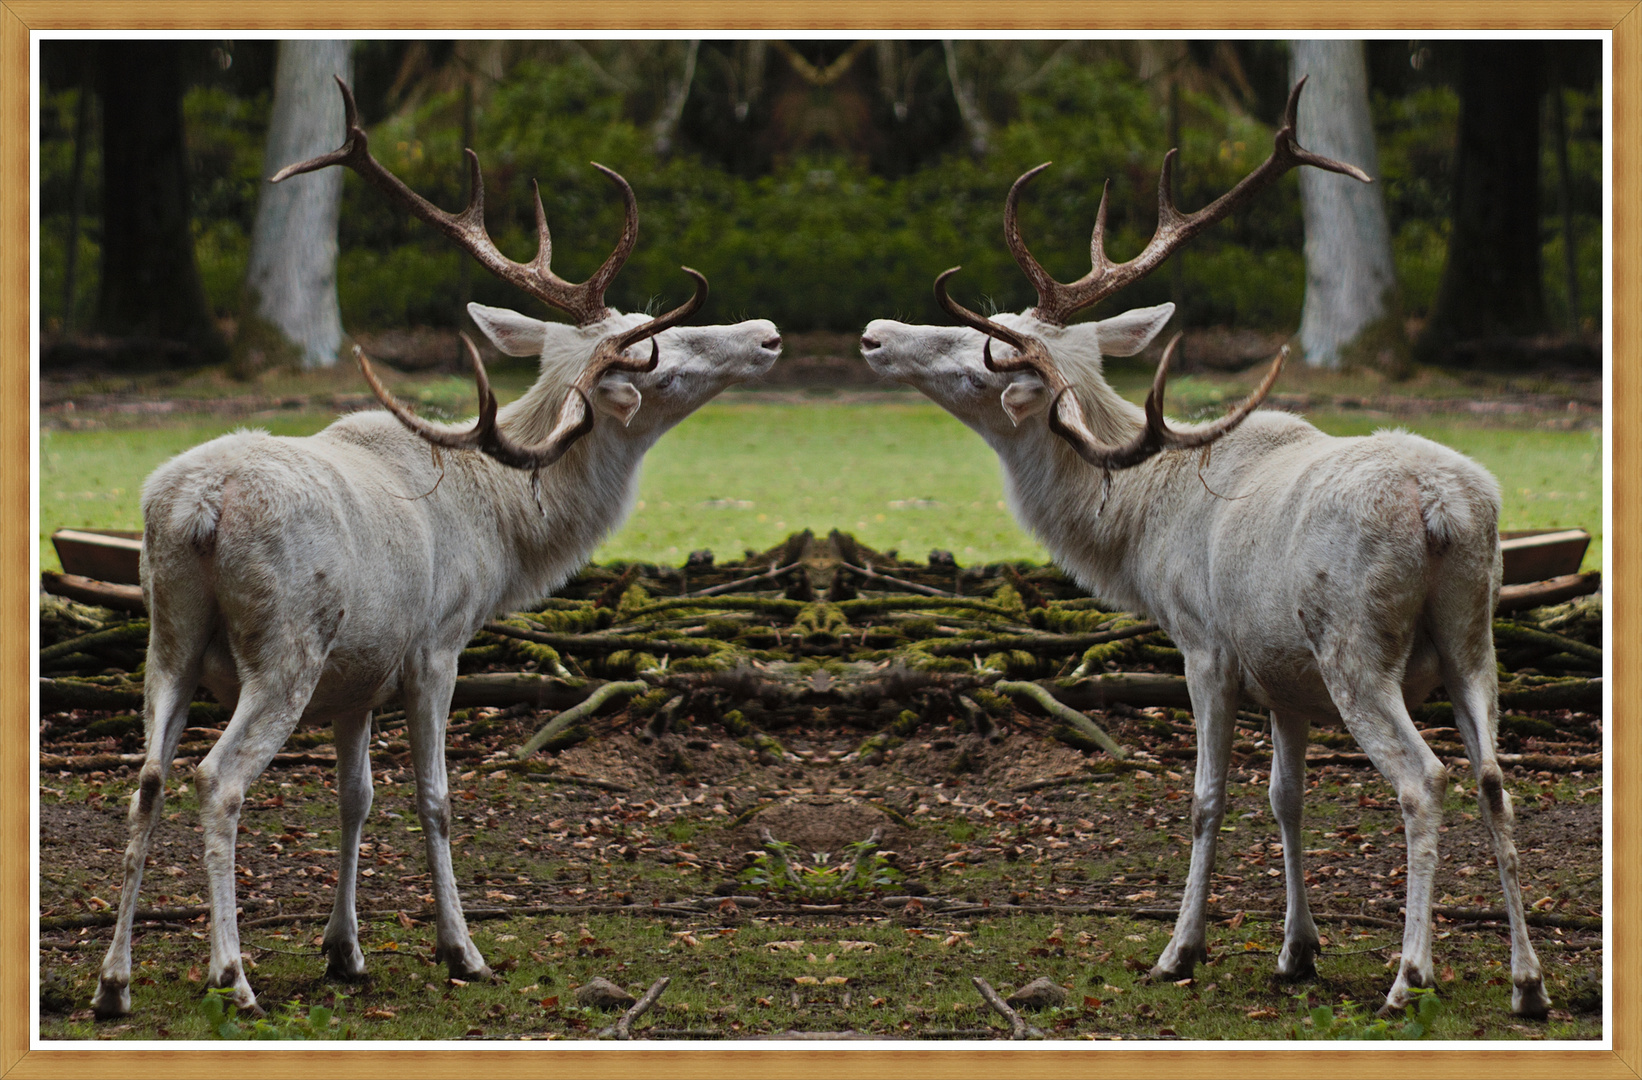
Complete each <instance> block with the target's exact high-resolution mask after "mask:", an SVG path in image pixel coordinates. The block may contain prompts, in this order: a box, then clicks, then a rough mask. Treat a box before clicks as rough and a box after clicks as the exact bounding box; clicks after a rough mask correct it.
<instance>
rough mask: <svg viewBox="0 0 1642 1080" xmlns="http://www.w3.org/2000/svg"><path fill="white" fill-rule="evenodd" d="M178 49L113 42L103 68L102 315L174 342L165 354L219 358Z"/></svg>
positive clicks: (114, 324)
mask: <svg viewBox="0 0 1642 1080" xmlns="http://www.w3.org/2000/svg"><path fill="white" fill-rule="evenodd" d="M182 49H183V43H181V42H175V41H108V42H104V43H103V44H102V47H101V49H100V56H99V61H100V62H99V64H98V76H97V81H98V91H99V95H100V96H101V98H102V104H103V238H102V281H101V286H100V290H99V295H98V300H97V317H98V322H99V324H100V325H101V327H102V329H103V330H105V331H107V332H109V333H111V334H116V335H131V336H138V337H148V338H155V339H159V340H160V341H164V342H169V343H170V346H168V347H162V351H163V352H166V353H174V352H180V353H181V355H180V356H174V357H173V358H175V359H184V360H188V361H192V362H208V361H213V360H220V359H222V358H223V356H224V355H226V353H227V346H226V344H225V343H224V341H223V339H222V335H221V334H220V333H218V331H217V326H216V322H215V321H214V320H213V318H212V314H211V307H210V305H209V304H208V303H207V302H206V299H205V289H204V287H203V286H202V285H201V284H200V275H199V268H198V266H197V265H196V263H195V261H194V234H193V228H192V222H191V219H190V206H189V194H188V150H187V144H186V142H185V141H184V137H183V120H182V92H183V85H182Z"/></svg>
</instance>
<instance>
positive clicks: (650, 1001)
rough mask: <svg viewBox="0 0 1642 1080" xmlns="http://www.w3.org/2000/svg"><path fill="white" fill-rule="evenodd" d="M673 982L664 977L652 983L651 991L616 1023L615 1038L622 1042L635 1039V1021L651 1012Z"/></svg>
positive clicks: (646, 992)
mask: <svg viewBox="0 0 1642 1080" xmlns="http://www.w3.org/2000/svg"><path fill="white" fill-rule="evenodd" d="M672 981H673V980H672V979H670V978H668V977H667V976H666V975H663V976H662V977H661V978H659V979H657V980H656V981H655V982H653V983H651V984H650V989H648V990H646V991H645V992H644V996H643V997H641V998H639V999H638V1001H636V1002H634V1003H633V1007H632V1008H631V1009H628V1010H627V1012H626V1014H625V1015H623V1016H622V1018H621V1019H620V1020H617V1021H616V1027H615V1032H614V1034H615V1037H616V1038H618V1039H622V1040H626V1039H631V1038H632V1037H633V1021H635V1020H637V1019H638V1018H639V1017H641V1016H643V1015H644V1014H645V1013H647V1012H649V1011H650V1007H651V1006H652V1005H654V1004H655V1003H656V1001H657V999H658V998H660V997H661V995H662V991H664V990H666V989H667V984H668V983H670V982H672Z"/></svg>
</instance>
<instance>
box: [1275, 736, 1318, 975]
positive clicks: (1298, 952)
mask: <svg viewBox="0 0 1642 1080" xmlns="http://www.w3.org/2000/svg"><path fill="white" fill-rule="evenodd" d="M1310 728H1311V724H1310V721H1309V720H1307V718H1306V717H1305V716H1304V715H1297V714H1291V713H1277V712H1274V713H1272V714H1271V741H1272V755H1271V812H1272V815H1273V816H1274V817H1276V818H1277V827H1278V829H1279V830H1280V831H1281V833H1282V837H1283V878H1284V886H1285V888H1286V890H1287V892H1288V911H1287V913H1286V914H1285V915H1284V916H1283V951H1282V953H1281V954H1280V955H1279V956H1278V957H1277V977H1278V978H1280V979H1285V980H1288V981H1290V982H1298V981H1300V980H1302V979H1310V978H1315V977H1316V975H1317V964H1316V962H1315V958H1316V956H1317V954H1318V953H1319V952H1321V951H1322V944H1321V938H1320V937H1319V935H1318V933H1317V923H1316V922H1315V921H1313V919H1312V917H1311V905H1310V903H1309V902H1308V901H1307V899H1306V868H1305V836H1304V833H1302V832H1301V829H1300V823H1301V818H1302V813H1303V811H1304V809H1305V796H1306V736H1307V733H1308V732H1309V730H1310Z"/></svg>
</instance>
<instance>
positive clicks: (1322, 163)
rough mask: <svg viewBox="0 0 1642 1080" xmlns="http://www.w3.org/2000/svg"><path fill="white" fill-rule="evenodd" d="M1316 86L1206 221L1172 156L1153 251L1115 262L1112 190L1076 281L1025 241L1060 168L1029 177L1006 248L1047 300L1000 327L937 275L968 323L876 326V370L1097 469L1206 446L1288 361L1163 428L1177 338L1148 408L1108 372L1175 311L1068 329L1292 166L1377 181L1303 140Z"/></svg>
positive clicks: (1010, 206) (989, 425)
mask: <svg viewBox="0 0 1642 1080" xmlns="http://www.w3.org/2000/svg"><path fill="white" fill-rule="evenodd" d="M1304 85H1305V80H1304V79H1302V80H1300V82H1299V83H1297V84H1296V85H1295V87H1294V89H1293V91H1291V92H1290V94H1289V99H1288V105H1287V108H1286V109H1285V112H1284V119H1283V126H1282V127H1281V128H1279V129H1278V131H1277V135H1276V138H1275V140H1274V147H1273V150H1272V153H1271V156H1270V157H1268V158H1267V159H1266V160H1265V161H1264V162H1263V163H1262V164H1261V165H1260V166H1259V167H1258V168H1256V169H1255V170H1254V171H1253V172H1252V173H1250V174H1249V175H1248V176H1245V177H1244V178H1243V179H1242V180H1241V181H1239V182H1238V184H1237V186H1235V187H1234V188H1232V189H1231V190H1230V191H1228V192H1227V193H1226V194H1224V195H1222V196H1220V198H1218V199H1216V200H1215V201H1214V202H1212V203H1210V204H1209V205H1208V206H1206V207H1204V208H1203V209H1201V210H1199V211H1197V212H1196V213H1192V214H1185V213H1182V212H1181V211H1180V210H1179V209H1178V208H1177V207H1176V206H1175V203H1174V189H1173V165H1174V157H1175V153H1176V151H1174V150H1170V151H1169V153H1168V154H1167V156H1165V157H1164V159H1163V170H1162V173H1161V175H1160V177H1159V179H1158V199H1157V202H1158V222H1157V230H1156V232H1155V233H1154V234H1153V236H1152V239H1151V241H1150V242H1149V243H1147V245H1146V248H1145V250H1143V251H1142V252H1141V253H1140V254H1139V255H1136V256H1135V257H1134V258H1133V259H1130V260H1128V261H1127V262H1123V263H1114V262H1113V261H1112V260H1111V259H1110V258H1109V257H1108V256H1107V254H1106V247H1105V234H1106V197H1107V193H1106V192H1104V191H1103V192H1102V193H1101V199H1100V208H1099V209H1098V210H1097V211H1096V214H1095V228H1094V235H1093V237H1092V238H1091V240H1090V245H1089V255H1090V261H1091V263H1092V265H1091V268H1090V270H1089V272H1088V273H1087V274H1085V275H1084V276H1083V277H1081V278H1079V279H1078V280H1077V281H1075V282H1072V283H1070V284H1065V283H1062V282H1059V281H1056V280H1055V279H1054V278H1053V277H1051V276H1050V275H1049V273H1048V272H1047V271H1046V270H1044V268H1043V267H1042V266H1041V265H1039V263H1038V261H1037V259H1035V258H1033V256H1032V253H1031V252H1030V251H1029V250H1027V247H1026V243H1025V241H1023V240H1022V239H1021V235H1020V228H1019V225H1018V217H1017V214H1018V208H1019V204H1020V196H1021V191H1022V190H1023V189H1024V188H1025V186H1026V184H1027V183H1028V182H1029V181H1031V179H1032V178H1033V177H1035V176H1036V175H1037V174H1038V173H1040V172H1042V171H1043V170H1044V169H1046V168H1048V165H1047V164H1044V165H1039V166H1038V167H1037V168H1035V169H1032V170H1031V171H1029V172H1027V173H1025V174H1024V175H1022V176H1021V177H1020V178H1019V179H1018V180H1016V181H1015V183H1014V185H1013V186H1012V187H1011V188H1010V189H1009V196H1008V199H1007V200H1006V201H1005V203H1004V241H1005V242H1006V243H1007V244H1008V245H1009V249H1010V251H1011V252H1012V253H1013V254H1014V256H1015V261H1016V262H1017V263H1018V264H1019V265H1020V268H1021V270H1022V271H1023V272H1024V273H1025V274H1026V276H1027V278H1028V280H1030V281H1031V282H1032V285H1033V287H1034V288H1035V289H1036V290H1037V294H1038V302H1037V304H1036V305H1035V306H1034V307H1032V308H1030V309H1028V310H1026V311H1024V312H1022V313H1020V314H1019V315H999V316H996V317H995V318H991V319H988V318H986V317H984V316H981V315H978V314H976V313H975V312H973V311H970V310H969V309H968V308H965V307H964V306H963V305H961V304H959V303H958V302H957V301H955V300H953V299H952V298H951V297H950V296H948V295H947V291H946V282H947V279H948V278H950V277H951V276H952V275H953V274H955V273H956V272H957V269H958V268H957V267H954V268H952V269H951V270H948V271H946V272H945V273H943V274H941V275H940V276H939V277H938V278H936V279H935V296H936V299H937V300H939V301H940V304H941V306H942V307H943V308H945V309H946V311H948V312H949V313H950V314H952V316H953V317H954V318H956V319H957V320H958V321H959V322H960V323H962V324H963V326H959V327H934V326H908V325H906V324H904V323H898V322H892V321H889V320H884V319H880V320H875V321H874V322H872V323H869V324H868V325H867V328H866V332H865V334H864V335H863V336H862V338H861V355H862V356H863V357H865V358H866V361H867V363H868V364H869V365H871V366H872V368H873V370H874V371H877V372H878V373H879V374H881V375H883V376H885V377H886V378H891V379H896V380H898V381H901V382H906V383H909V384H911V385H913V386H915V387H916V388H917V389H919V390H921V391H923V392H924V393H925V394H926V395H928V396H929V397H930V398H932V399H933V400H934V401H936V402H937V403H938V404H940V405H941V406H942V407H944V408H946V409H947V410H948V411H949V412H951V413H952V414H953V415H954V416H957V417H958V418H959V419H960V420H962V421H964V422H965V423H966V424H968V425H969V426H970V427H972V428H974V429H975V430H976V431H978V432H980V433H981V434H982V435H983V436H984V437H986V438H987V439H988V441H990V442H992V443H993V445H994V446H997V445H999V442H998V441H999V440H1004V439H1010V438H1014V437H1017V436H1018V435H1020V434H1023V433H1026V432H1041V431H1043V430H1044V426H1045V425H1047V430H1049V431H1052V432H1053V433H1054V434H1055V435H1058V436H1060V438H1062V439H1064V440H1065V441H1066V442H1067V443H1068V444H1069V445H1070V446H1071V447H1072V449H1073V450H1075V451H1076V452H1077V453H1078V454H1079V456H1081V457H1083V458H1084V459H1085V460H1086V461H1088V462H1089V463H1090V464H1093V465H1096V466H1099V467H1100V468H1103V469H1108V470H1110V469H1124V468H1129V467H1132V466H1134V465H1138V464H1140V463H1141V462H1143V461H1145V460H1147V459H1148V458H1150V457H1152V456H1153V455H1154V454H1157V453H1158V452H1159V451H1161V450H1164V449H1167V448H1170V447H1179V448H1185V447H1192V446H1203V445H1206V444H1207V443H1209V442H1212V441H1213V440H1215V439H1217V438H1219V437H1220V436H1222V435H1224V434H1225V433H1226V432H1227V431H1230V430H1231V429H1232V428H1233V427H1235V426H1236V425H1237V424H1239V423H1241V422H1242V420H1243V418H1244V417H1245V416H1247V415H1248V414H1249V413H1250V412H1252V411H1253V409H1254V407H1255V406H1256V405H1258V404H1259V402H1260V401H1261V400H1262V399H1264V397H1265V395H1266V394H1267V393H1268V392H1269V391H1270V389H1271V386H1272V384H1273V382H1275V381H1276V378H1277V374H1278V372H1279V371H1280V370H1281V368H1282V363H1283V357H1282V356H1279V357H1278V358H1277V360H1276V362H1274V363H1273V364H1272V367H1271V370H1270V372H1269V373H1268V374H1267V375H1266V378H1265V380H1264V381H1263V382H1262V383H1261V385H1260V387H1259V388H1258V389H1257V390H1256V391H1255V393H1254V394H1253V395H1251V396H1250V398H1249V400H1248V401H1246V402H1245V403H1244V404H1243V405H1241V406H1239V407H1238V408H1237V409H1235V410H1233V412H1231V413H1230V414H1229V415H1227V416H1226V417H1224V418H1222V419H1221V420H1220V421H1218V422H1216V423H1214V424H1211V425H1208V426H1206V427H1204V428H1200V429H1197V430H1193V431H1188V432H1181V431H1175V430H1173V429H1171V428H1170V427H1169V426H1168V425H1167V424H1165V423H1164V421H1163V388H1164V385H1165V383H1166V382H1167V379H1168V367H1169V359H1170V357H1171V355H1172V353H1173V348H1174V343H1173V342H1171V343H1170V347H1169V349H1167V350H1165V351H1164V355H1163V360H1162V362H1161V363H1160V364H1159V365H1158V369H1157V377H1156V379H1155V380H1154V381H1153V383H1152V390H1151V393H1150V394H1149V395H1148V396H1147V398H1146V404H1145V406H1144V410H1142V409H1138V408H1136V407H1135V406H1133V405H1130V404H1129V403H1127V402H1125V401H1123V399H1122V398H1120V397H1119V396H1118V395H1117V394H1116V392H1114V391H1113V390H1112V388H1111V387H1110V386H1109V385H1108V384H1107V383H1106V380H1105V378H1104V377H1103V375H1102V373H1101V361H1102V358H1103V357H1106V356H1128V355H1132V354H1134V353H1137V352H1139V351H1140V350H1141V349H1143V348H1145V347H1146V345H1147V344H1148V343H1149V342H1150V341H1151V340H1152V338H1154V337H1155V336H1156V335H1157V333H1158V332H1159V331H1160V330H1162V329H1163V326H1164V324H1165V323H1167V322H1168V320H1169V317H1170V316H1171V315H1172V314H1173V312H1174V305H1172V304H1163V305H1160V306H1158V307H1153V308H1141V309H1137V310H1134V311H1129V312H1125V313H1124V314H1122V315H1117V316H1114V317H1113V318H1110V319H1105V320H1102V321H1100V322H1094V323H1082V324H1076V325H1068V319H1069V318H1070V317H1071V316H1072V315H1073V314H1075V313H1076V312H1078V311H1080V310H1082V309H1083V308H1086V307H1089V306H1090V305H1092V304H1095V303H1097V302H1099V301H1100V300H1103V299H1105V298H1106V297H1108V296H1111V295H1112V294H1113V293H1115V292H1117V291H1118V290H1119V289H1121V288H1123V287H1124V286H1125V285H1129V284H1132V283H1133V282H1135V281H1138V280H1139V279H1140V278H1142V277H1144V276H1146V275H1147V274H1149V273H1151V271H1152V270H1154V269H1156V268H1157V266H1158V265H1159V264H1161V263H1162V262H1163V260H1164V259H1166V258H1168V257H1169V255H1170V253H1172V252H1173V251H1174V250H1175V249H1176V248H1178V247H1179V246H1181V245H1182V244H1184V243H1185V242H1186V241H1187V240H1190V239H1191V238H1192V237H1193V236H1196V235H1197V234H1198V233H1200V232H1202V231H1203V230H1204V229H1206V228H1208V227H1209V226H1210V225H1213V224H1214V223H1215V222H1217V221H1219V220H1220V219H1221V218H1223V217H1225V216H1226V215H1227V214H1229V213H1231V212H1232V211H1233V210H1234V209H1236V208H1237V207H1239V206H1241V205H1243V204H1244V203H1245V202H1247V201H1248V200H1249V199H1250V198H1251V197H1252V196H1253V195H1254V194H1255V193H1256V192H1257V191H1259V190H1261V189H1262V188H1264V187H1266V186H1267V185H1268V184H1270V183H1271V182H1272V181H1274V180H1276V179H1277V177H1279V176H1281V175H1282V174H1283V173H1284V172H1287V171H1288V170H1289V169H1292V168H1294V167H1296V166H1299V165H1313V166H1316V167H1317V168H1321V169H1327V170H1329V171H1331V172H1338V173H1344V174H1345V175H1347V176H1351V177H1354V178H1356V179H1358V180H1362V181H1364V182H1367V181H1368V179H1369V178H1368V175H1367V174H1366V173H1364V172H1363V171H1362V170H1361V169H1358V168H1357V167H1356V166H1354V165H1347V164H1344V163H1343V162H1338V161H1334V160H1332V159H1330V158H1325V157H1321V156H1319V155H1317V154H1313V153H1311V152H1309V151H1307V150H1304V149H1302V148H1301V147H1300V145H1299V143H1298V142H1296V141H1295V133H1294V128H1295V114H1296V111H1297V109H1298V106H1299V100H1300V91H1301V88H1302V87H1303V86H1304ZM1176 340H1178V338H1177V339H1176ZM1040 418H1041V420H1040ZM1137 425H1138V430H1137Z"/></svg>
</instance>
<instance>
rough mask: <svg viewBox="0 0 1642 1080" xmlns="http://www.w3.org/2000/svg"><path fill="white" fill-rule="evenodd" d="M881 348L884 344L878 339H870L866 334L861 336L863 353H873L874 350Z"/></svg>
mask: <svg viewBox="0 0 1642 1080" xmlns="http://www.w3.org/2000/svg"><path fill="white" fill-rule="evenodd" d="M881 346H882V343H881V342H880V341H879V340H878V339H877V338H870V337H867V336H866V335H865V334H862V335H861V351H862V352H871V351H872V350H874V349H877V348H880V347H881Z"/></svg>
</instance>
